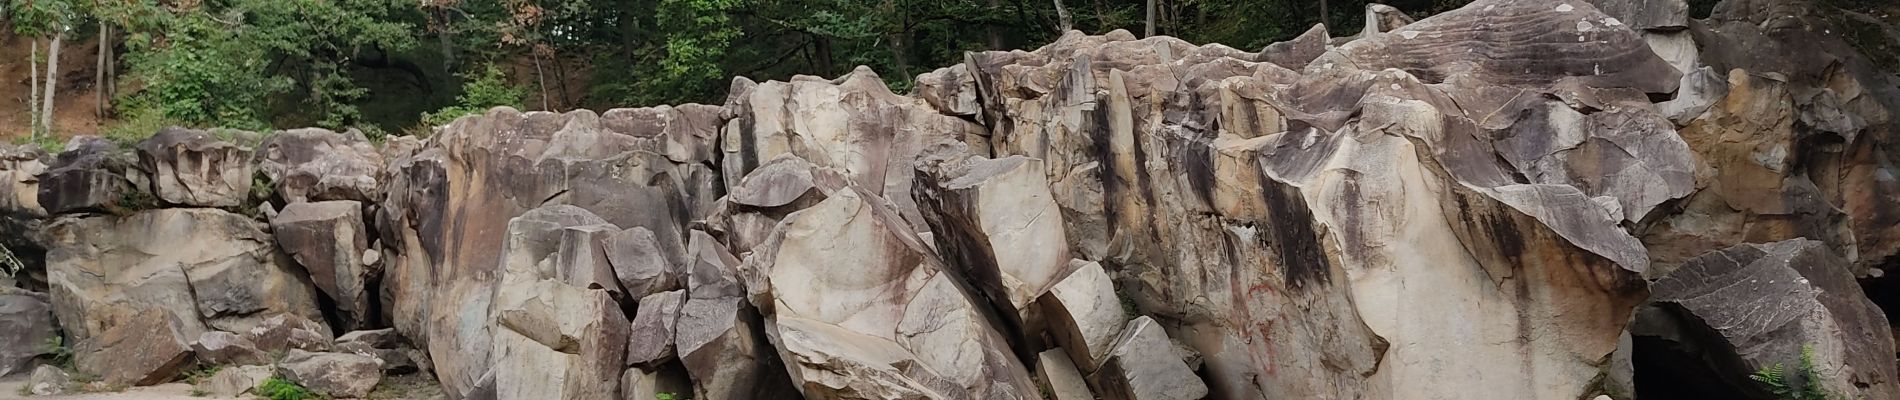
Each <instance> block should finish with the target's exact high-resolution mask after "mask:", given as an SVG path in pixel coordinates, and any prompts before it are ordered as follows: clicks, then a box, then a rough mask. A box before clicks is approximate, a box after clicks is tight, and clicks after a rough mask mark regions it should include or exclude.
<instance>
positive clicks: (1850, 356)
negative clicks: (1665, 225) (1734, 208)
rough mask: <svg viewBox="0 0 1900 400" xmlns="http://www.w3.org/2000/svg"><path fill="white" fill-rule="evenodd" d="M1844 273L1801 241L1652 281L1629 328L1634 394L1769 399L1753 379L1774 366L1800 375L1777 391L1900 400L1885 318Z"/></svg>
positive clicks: (1725, 254) (1707, 258)
mask: <svg viewBox="0 0 1900 400" xmlns="http://www.w3.org/2000/svg"><path fill="white" fill-rule="evenodd" d="M1848 265H1850V264H1849V263H1848V262H1846V261H1845V260H1843V259H1842V258H1841V257H1839V256H1836V255H1834V254H1833V252H1832V250H1830V249H1829V248H1828V246H1826V245H1824V244H1822V243H1821V242H1817V241H1813V240H1805V239H1795V240H1787V241H1781V242H1774V243H1767V244H1742V245H1736V246H1731V247H1728V248H1725V249H1722V250H1720V251H1715V252H1710V253H1708V254H1704V255H1702V256H1700V257H1696V258H1693V259H1690V260H1688V261H1686V262H1684V263H1683V264H1682V266H1681V268H1677V269H1676V270H1675V271H1674V272H1671V273H1670V274H1669V275H1667V276H1664V277H1662V278H1661V279H1658V280H1657V281H1656V283H1655V285H1654V286H1653V287H1652V288H1651V296H1652V297H1651V298H1650V304H1649V305H1646V306H1645V307H1644V310H1643V312H1642V313H1641V314H1640V316H1639V317H1638V318H1637V320H1636V324H1635V326H1634V327H1633V328H1632V332H1631V333H1632V334H1633V335H1635V340H1636V351H1635V355H1636V357H1637V358H1638V360H1639V364H1638V366H1637V368H1638V369H1639V370H1638V371H1637V373H1638V375H1637V376H1638V378H1637V379H1638V381H1637V382H1636V383H1637V389H1638V394H1639V395H1643V396H1646V397H1647V396H1649V395H1644V394H1642V393H1643V392H1644V391H1646V390H1661V391H1662V392H1661V393H1671V392H1672V390H1668V389H1661V388H1695V389H1696V390H1703V391H1711V392H1706V393H1704V394H1706V395H1709V396H1716V397H1721V398H1735V399H1775V398H1779V397H1777V396H1776V395H1775V394H1774V393H1773V392H1771V391H1769V387H1767V386H1765V384H1764V383H1763V382H1758V381H1756V380H1755V379H1753V375H1754V374H1755V373H1756V372H1757V371H1762V370H1764V369H1767V368H1775V369H1777V370H1779V371H1782V373H1783V374H1784V375H1785V376H1788V377H1796V378H1791V379H1792V380H1790V381H1785V382H1779V383H1789V382H1793V383H1795V384H1804V383H1805V382H1807V381H1809V380H1813V381H1817V382H1818V385H1816V386H1818V387H1820V388H1821V389H1822V390H1824V391H1825V392H1826V393H1829V394H1832V395H1833V396H1841V397H1842V398H1866V399H1886V398H1895V397H1896V396H1900V375H1896V372H1895V365H1894V338H1893V335H1892V332H1891V331H1890V330H1889V326H1888V321H1887V317H1886V316H1885V315H1884V314H1883V313H1882V312H1881V310H1880V308H1879V307H1878V306H1877V305H1875V304H1874V303H1873V302H1872V301H1870V300H1868V299H1867V297H1866V295H1865V294H1863V293H1862V292H1861V291H1860V288H1859V285H1858V284H1856V282H1855V281H1854V277H1853V275H1852V274H1850V273H1849V272H1848V269H1847V266H1848ZM1642 368H1656V369H1660V370H1661V371H1643V370H1641V369H1642ZM1646 377H1649V378H1660V377H1669V378H1668V379H1670V381H1668V382H1645V381H1644V379H1645V378H1646ZM1652 393H1657V392H1652Z"/></svg>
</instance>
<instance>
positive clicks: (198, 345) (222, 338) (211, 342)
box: [191, 331, 272, 365]
mask: <svg viewBox="0 0 1900 400" xmlns="http://www.w3.org/2000/svg"><path fill="white" fill-rule="evenodd" d="M191 352H192V354H195V355H197V356H198V361H199V362H203V363H205V364H210V365H269V364H270V363H271V361H272V360H271V356H270V354H269V353H265V352H264V350H261V349H258V348H257V343H253V342H251V340H250V339H246V338H244V336H240V335H238V334H235V333H231V332H225V331H206V332H205V333H204V334H203V335H198V340H193V341H192V342H191Z"/></svg>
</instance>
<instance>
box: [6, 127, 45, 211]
mask: <svg viewBox="0 0 1900 400" xmlns="http://www.w3.org/2000/svg"><path fill="white" fill-rule="evenodd" d="M44 158H46V151H44V150H41V149H40V148H39V146H33V145H19V146H13V145H5V144H0V214H13V215H26V216H34V217H44V216H46V209H45V208H43V207H40V177H39V175H40V173H42V172H46V163H45V162H44V161H43V160H42V159H44Z"/></svg>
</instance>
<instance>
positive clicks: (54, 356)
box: [0, 248, 74, 370]
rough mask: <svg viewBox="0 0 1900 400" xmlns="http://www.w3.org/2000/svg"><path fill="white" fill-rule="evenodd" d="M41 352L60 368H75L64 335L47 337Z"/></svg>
mask: <svg viewBox="0 0 1900 400" xmlns="http://www.w3.org/2000/svg"><path fill="white" fill-rule="evenodd" d="M0 249H4V248H0ZM40 354H45V355H46V356H47V358H48V359H49V361H52V362H53V365H58V366H59V367H60V369H65V370H72V369H74V368H73V367H74V365H73V349H72V348H71V347H66V339H65V338H64V337H61V336H59V335H53V337H49V338H46V342H44V343H40Z"/></svg>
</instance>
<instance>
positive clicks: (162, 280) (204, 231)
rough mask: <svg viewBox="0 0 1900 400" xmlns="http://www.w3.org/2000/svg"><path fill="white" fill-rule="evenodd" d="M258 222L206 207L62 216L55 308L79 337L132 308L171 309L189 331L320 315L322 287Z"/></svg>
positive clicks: (53, 235) (52, 238) (53, 274)
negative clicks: (282, 252)
mask: <svg viewBox="0 0 1900 400" xmlns="http://www.w3.org/2000/svg"><path fill="white" fill-rule="evenodd" d="M260 225H262V224H261V223H258V222H256V221H252V220H251V219H250V218H247V217H244V216H241V215H237V214H233V213H229V212H225V211H221V210H217V209H207V208H190V209H187V208H171V209H156V210H147V211H141V212H138V213H135V214H131V215H127V216H68V217H62V218H59V219H56V220H54V221H53V222H51V223H48V224H47V226H46V232H47V235H46V236H47V240H48V246H47V248H48V249H47V257H46V259H47V277H48V282H49V283H50V285H51V286H52V296H53V310H54V314H55V315H57V316H58V317H59V320H60V321H61V322H62V326H64V327H65V329H66V331H67V333H68V334H70V335H71V336H72V338H73V339H74V340H75V341H83V340H85V339H87V338H90V337H92V336H94V335H96V334H98V332H100V331H103V330H104V329H105V328H107V327H108V326H107V325H103V324H104V321H111V320H114V319H115V318H118V317H117V316H121V315H126V314H131V313H134V310H147V309H156V310H161V311H163V312H165V313H166V314H168V315H170V316H171V317H172V318H174V319H176V320H177V322H178V324H180V326H179V328H178V329H180V331H181V332H183V334H184V336H185V337H187V338H197V337H198V335H200V334H202V333H204V331H205V330H206V327H207V326H209V327H210V328H215V329H218V330H224V331H230V332H248V331H250V330H251V328H254V327H258V326H259V325H260V324H261V323H262V322H263V320H264V319H266V318H269V317H271V316H274V315H279V314H293V315H298V316H301V317H303V318H305V319H311V318H321V316H320V313H319V311H318V310H317V301H316V298H315V296H316V294H315V292H316V290H315V289H314V288H313V287H311V284H310V282H309V281H308V280H307V279H308V278H306V277H305V276H304V275H303V274H302V273H301V271H297V270H296V267H294V266H291V265H290V260H288V259H286V258H285V257H282V256H281V255H280V254H279V253H277V251H276V247H275V246H274V245H273V243H274V242H275V241H274V240H272V239H271V238H270V235H268V234H266V233H264V231H263V230H262V227H261V226H260ZM317 327H318V328H319V329H318V330H322V331H326V332H327V330H328V329H327V328H322V325H321V324H318V325H317ZM259 344H260V345H263V343H259Z"/></svg>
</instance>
